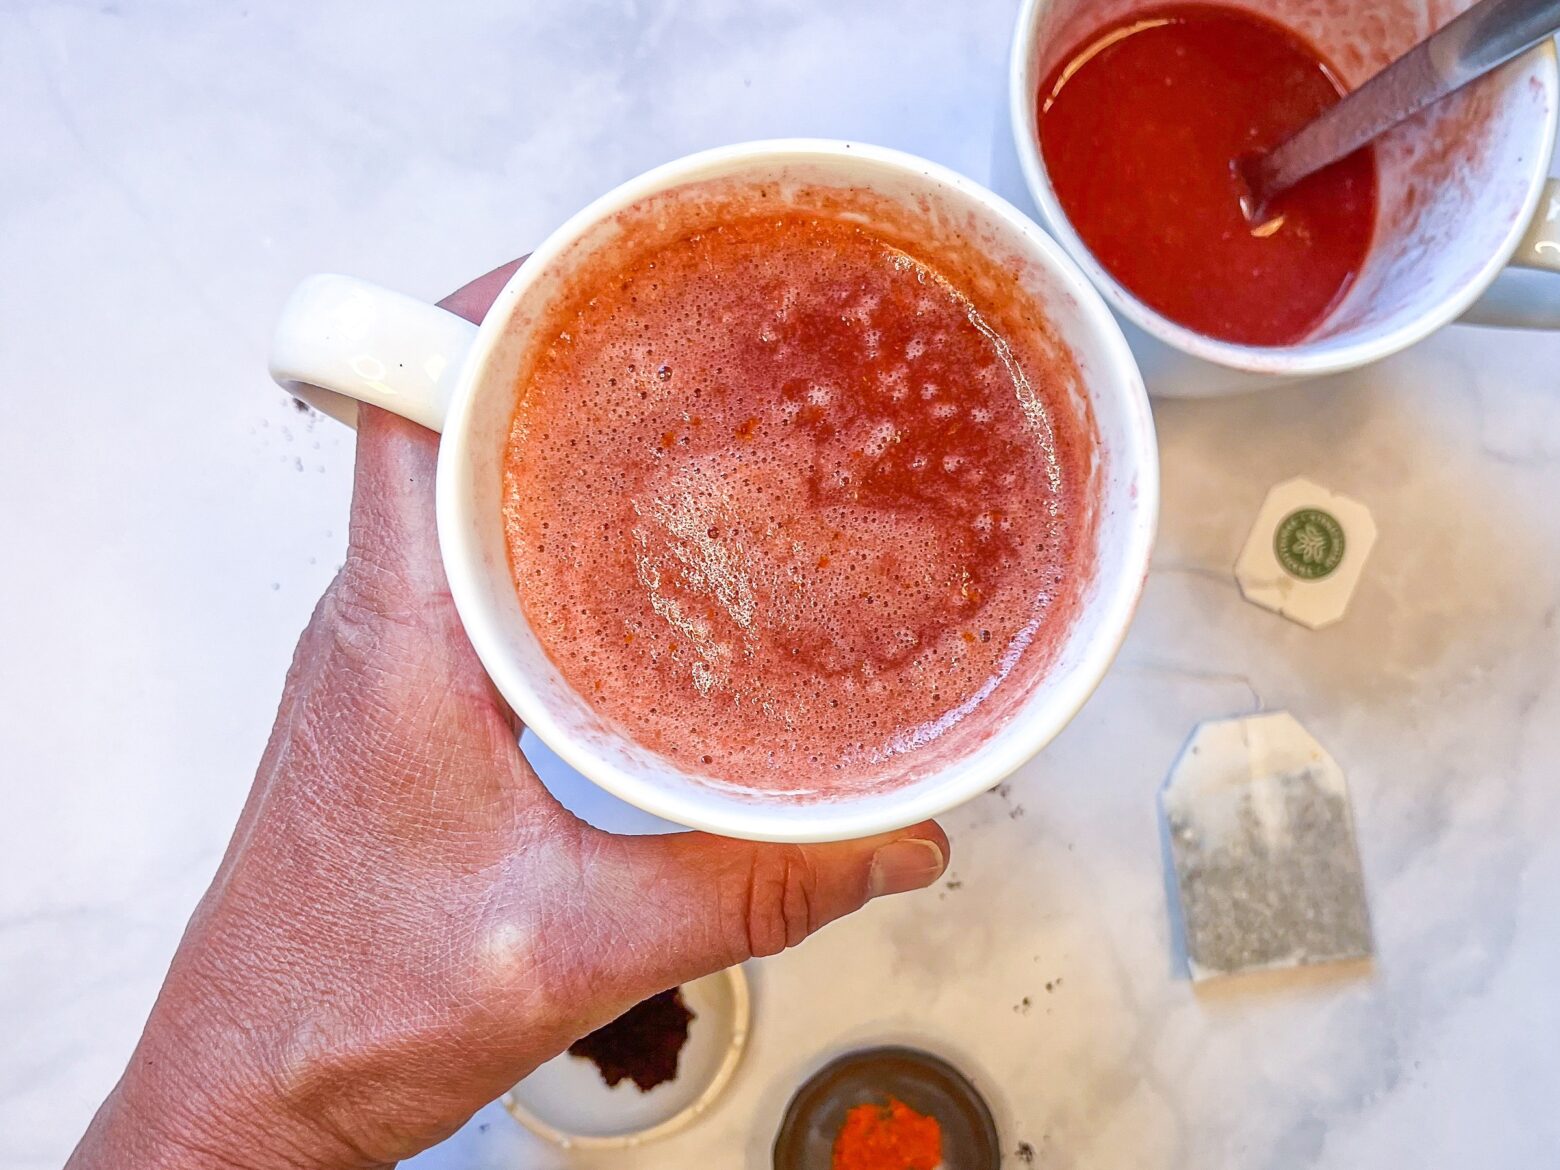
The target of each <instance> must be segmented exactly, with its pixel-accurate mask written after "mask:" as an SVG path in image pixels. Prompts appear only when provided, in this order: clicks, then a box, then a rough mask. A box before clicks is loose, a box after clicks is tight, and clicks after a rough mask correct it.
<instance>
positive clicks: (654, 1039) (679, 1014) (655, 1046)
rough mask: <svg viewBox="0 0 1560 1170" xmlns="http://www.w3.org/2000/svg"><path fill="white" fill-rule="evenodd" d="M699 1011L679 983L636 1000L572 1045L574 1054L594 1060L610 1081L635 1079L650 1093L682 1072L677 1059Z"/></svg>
mask: <svg viewBox="0 0 1560 1170" xmlns="http://www.w3.org/2000/svg"><path fill="white" fill-rule="evenodd" d="M692 1022H693V1012H691V1011H689V1010H688V1007H687V1005H686V1004H684V1003H683V998H682V988H680V987H674V988H672V989H671V990H670V991H663V992H661V994H660V995H652V996H651V997H650V998H649V999H647V1000H645V1001H644V1002H643V1003H638V1004H635V1005H634V1006H633V1007H631V1008H629V1009H628V1011H626V1012H624V1013H623V1014H622V1015H621V1016H619V1017H618V1018H617V1019H615V1020H613V1021H612V1022H611V1023H610V1024H607V1025H606V1026H605V1027H601V1028H597V1029H596V1030H595V1031H594V1032H592V1033H591V1034H590V1035H589V1036H586V1037H585V1038H584V1039H582V1040H577V1041H575V1042H574V1043H573V1044H571V1045H570V1046H569V1054H570V1055H571V1056H581V1057H584V1058H585V1059H586V1060H589V1061H593V1062H594V1063H595V1065H596V1067H597V1068H598V1069H600V1070H601V1077H602V1079H603V1080H604V1081H606V1082H607V1084H608V1085H612V1086H616V1085H617V1083H618V1082H619V1081H622V1080H631V1081H633V1082H634V1084H636V1085H638V1086H639V1090H640V1092H648V1091H649V1090H650V1089H653V1088H655V1087H656V1086H657V1085H660V1084H664V1083H665V1082H667V1081H670V1080H672V1079H674V1078H675V1077H676V1076H677V1058H678V1057H679V1056H681V1055H682V1050H683V1045H684V1044H686V1043H688V1025H689V1024H690V1023H692Z"/></svg>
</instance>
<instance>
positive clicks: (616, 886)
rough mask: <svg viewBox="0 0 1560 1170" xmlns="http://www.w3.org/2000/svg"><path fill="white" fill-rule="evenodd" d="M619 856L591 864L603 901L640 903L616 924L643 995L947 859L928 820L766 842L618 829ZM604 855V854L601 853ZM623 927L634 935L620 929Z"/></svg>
mask: <svg viewBox="0 0 1560 1170" xmlns="http://www.w3.org/2000/svg"><path fill="white" fill-rule="evenodd" d="M612 841H613V843H614V849H613V852H614V853H615V854H617V856H616V857H614V858H613V861H612V863H609V864H606V865H602V864H599V863H598V864H597V865H596V866H595V867H593V872H592V874H591V880H592V884H593V885H597V884H598V883H600V884H601V885H605V886H607V887H608V888H606V889H600V888H598V889H597V890H595V891H593V892H594V893H596V894H597V895H598V897H597V898H596V899H593V901H595V903H596V904H597V905H598V906H599V905H602V904H604V903H605V904H615V905H620V906H629V907H633V908H634V909H633V914H632V918H631V921H619V922H617V923H615V924H614V926H615V927H616V928H617V929H616V930H615V931H614V933H616V934H617V935H618V936H619V939H620V940H622V941H624V942H631V944H634V945H631V947H630V948H629V953H632V954H635V955H637V956H638V958H639V962H638V963H636V964H634V967H635V968H636V969H635V970H633V971H632V973H628V972H625V974H627V975H629V978H630V979H631V980H632V981H633V982H634V983H635V984H636V986H634V987H625V988H623V989H622V990H623V992H624V994H627V995H630V996H642V995H650V994H654V993H655V992H657V991H660V990H662V989H664V988H667V987H671V986H674V985H676V984H678V983H685V982H687V981H688V980H690V979H696V978H699V977H700V976H703V975H708V974H711V973H712V972H715V971H719V970H722V969H723V968H726V967H730V966H733V965H734V964H736V963H740V962H743V961H744V960H747V959H750V958H760V957H763V956H765V955H773V954H777V953H778V952H780V951H783V950H784V949H785V948H786V947H792V946H795V945H796V944H798V943H800V942H801V941H802V940H803V939H805V938H807V936H809V935H811V934H813V933H814V932H815V931H817V930H819V929H820V928H821V927H823V926H826V925H827V924H828V923H830V922H833V921H834V920H835V919H836V918H841V917H844V916H845V915H847V914H849V913H851V912H852V911H855V910H859V909H860V908H861V907H862V906H863V905H865V904H866V903H867V902H868V901H869V900H871V899H872V898H876V897H881V896H885V895H889V894H899V893H905V892H907V891H910V890H919V889H923V888H925V887H926V886H929V885H931V884H932V883H933V882H935V881H936V880H937V879H938V878H939V877H941V876H942V873H943V870H944V869H946V868H947V864H948V853H949V849H948V837H947V835H946V834H945V833H944V832H943V831H942V829H941V827H939V826H938V825H937V824H936V823H935V822H933V821H927V822H925V823H923V824H920V825H915V826H913V827H911V828H909V829H904V830H901V831H900V832H897V833H888V834H883V835H881V836H877V837H865V838H862V839H860V840H856V841H839V842H832V843H829V844H823V845H771V844H762V843H758V842H753V841H736V840H731V839H728V838H725V837H716V836H712V835H710V834H708V833H674V834H670V835H667V836H662V837H616V838H612ZM603 860H604V859H603ZM624 936H637V937H632V938H625V937H624Z"/></svg>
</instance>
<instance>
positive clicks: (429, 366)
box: [271, 140, 1159, 841]
mask: <svg viewBox="0 0 1560 1170" xmlns="http://www.w3.org/2000/svg"><path fill="white" fill-rule="evenodd" d="M733 182H737V183H740V184H742V185H744V187H746V188H750V189H753V190H757V188H758V185H759V184H760V183H763V184H765V187H766V191H767V192H771V193H773V192H779V194H766V195H765V198H766V199H783V198H785V195H784V192H786V191H792V190H797V189H799V188H801V187H806V188H807V189H812V190H815V189H820V188H821V189H825V190H832V191H835V192H839V191H842V190H844V191H860V190H862V189H865V190H866V191H867V192H870V193H871V194H872V195H873V197H874V198H876V199H880V200H888V201H890V205H891V206H893V207H894V208H896V209H897V210H896V215H899V216H904V215H906V214H909V215H911V216H912V217H918V218H914V220H913V221H914V222H915V223H916V224H917V225H919V224H921V223H923V222H924V223H925V224H926V228H927V230H928V232H932V231H940V232H948V231H957V232H959V233H962V236H963V238H965V239H967V240H969V241H970V242H971V243H973V244H974V245H975V246H977V247H980V248H982V250H983V251H987V254H988V255H996V256H1001V257H1002V258H1003V261H1004V263H1008V264H1011V269H1010V270H1011V271H1012V273H1013V276H1014V279H1015V281H1016V282H1018V285H1019V287H1020V288H1021V289H1022V290H1023V291H1025V292H1027V293H1028V294H1029V295H1031V296H1033V297H1034V298H1036V300H1037V302H1038V303H1039V304H1040V305H1041V306H1043V312H1044V315H1045V317H1046V319H1048V320H1049V322H1050V323H1051V324H1052V326H1053V327H1054V329H1055V330H1056V333H1057V334H1058V336H1059V337H1060V338H1061V340H1062V341H1063V342H1065V343H1066V345H1067V346H1069V347H1070V348H1071V350H1072V352H1073V356H1074V358H1075V359H1076V361H1077V363H1078V366H1079V370H1080V374H1081V382H1082V386H1081V387H1079V388H1077V389H1078V392H1080V393H1082V394H1084V395H1085V396H1086V397H1087V399H1088V401H1089V405H1090V407H1091V409H1092V413H1093V416H1094V420H1095V424H1096V427H1097V429H1098V437H1099V442H1098V457H1099V460H1100V466H1099V475H1098V482H1099V485H1100V495H1099V497H1098V500H1097V507H1098V519H1097V523H1096V526H1095V527H1096V549H1095V550H1094V551H1095V569H1094V572H1093V575H1092V577H1091V579H1089V580H1088V581H1087V582H1086V584H1085V585H1084V586H1083V589H1084V592H1083V595H1082V604H1081V605H1080V606H1079V607H1078V610H1077V616H1076V618H1075V620H1074V621H1073V623H1072V625H1071V628H1070V629H1069V630H1068V632H1067V634H1066V637H1065V639H1064V641H1063V642H1062V644H1061V647H1060V650H1059V651H1058V653H1057V654H1056V656H1055V658H1054V660H1053V662H1052V664H1051V665H1050V667H1049V669H1048V670H1047V672H1046V673H1045V675H1044V676H1043V677H1042V678H1041V680H1040V682H1039V684H1038V685H1037V686H1036V687H1035V689H1034V690H1033V691H1032V693H1031V694H1030V695H1029V698H1028V699H1027V701H1026V702H1025V703H1024V705H1023V707H1022V708H1021V709H1020V710H1018V711H1017V712H1016V713H1015V717H1014V718H1012V719H1010V720H1008V721H1007V722H1006V723H1005V724H1004V725H1003V726H1001V727H1000V728H999V729H997V730H996V731H995V732H994V733H993V734H992V735H991V736H990V737H989V738H988V739H987V740H985V741H984V742H983V743H981V744H980V745H979V746H978V747H976V748H975V749H974V750H972V751H971V752H970V753H968V754H966V755H964V756H962V757H960V758H958V759H956V760H954V761H953V762H951V763H950V764H949V765H948V766H947V767H943V768H941V769H939V770H936V771H935V772H932V774H930V775H926V776H922V777H918V778H916V779H914V780H913V781H910V782H907V783H905V784H903V785H901V786H899V787H887V788H886V789H885V790H878V791H871V792H866V793H862V794H853V795H849V796H833V797H831V796H830V795H829V794H828V793H827V790H826V789H821V790H820V792H819V793H817V794H814V796H813V797H811V798H808V799H803V800H797V799H795V798H794V797H783V796H779V795H776V794H773V793H768V792H765V791H762V790H757V789H744V788H740V787H737V786H735V785H731V784H726V783H721V782H716V781H712V780H710V779H709V778H701V777H698V776H694V775H689V774H687V773H685V772H682V771H679V770H678V769H677V768H675V767H674V766H672V765H671V763H670V762H669V761H668V760H666V759H665V758H664V757H662V756H659V755H657V754H655V753H653V752H651V751H649V750H647V749H645V748H643V747H641V746H639V745H638V744H636V743H634V742H633V741H632V740H631V739H629V738H628V737H626V736H625V735H623V734H621V733H619V732H617V731H614V730H613V729H611V728H608V727H606V726H605V725H604V724H603V723H602V722H601V721H600V719H599V717H598V716H597V715H596V714H595V712H594V711H593V710H592V709H591V706H590V704H589V703H588V702H587V701H586V700H585V699H584V698H582V697H581V696H580V695H579V694H578V693H576V692H575V691H574V690H573V688H571V687H570V686H569V685H568V683H567V682H565V681H564V679H563V678H562V677H561V675H560V674H559V672H558V670H557V669H556V667H554V665H553V664H552V662H551V661H550V660H549V659H548V657H547V654H546V653H545V652H544V650H543V649H542V647H541V645H540V644H539V643H538V641H537V638H536V636H535V634H534V633H533V631H532V630H531V628H530V627H529V625H528V624H527V622H526V617H525V612H524V609H523V607H522V605H521V603H520V600H519V599H518V597H517V595H516V592H515V585H514V582H513V580H512V579H511V576H510V562H509V557H508V551H507V548H506V545H505V538H504V531H503V526H502V523H501V515H500V481H501V467H502V458H503V453H504V447H505V443H506V439H507V437H508V434H509V425H510V419H511V416H512V415H513V413H514V409H515V398H516V382H517V379H518V371H519V370H521V369H522V368H524V367H525V364H526V363H525V361H524V360H523V359H524V358H525V357H526V355H527V353H528V352H529V351H528V347H530V346H533V345H534V344H537V343H538V342H539V341H545V335H544V334H541V333H540V327H539V325H538V323H539V322H543V321H545V320H546V318H547V313H546V306H547V305H548V304H549V303H550V300H551V298H554V297H557V296H559V295H561V294H562V293H563V292H565V291H566V290H567V288H568V281H569V276H570V274H571V273H573V272H576V271H579V270H580V266H581V263H582V261H584V260H585V259H586V258H588V257H589V256H590V255H591V254H592V253H593V252H594V251H595V250H596V249H599V248H601V247H604V246H607V245H609V244H611V243H612V242H613V241H614V240H615V239H617V238H618V235H619V233H620V232H621V231H622V230H623V229H622V228H621V226H620V225H621V223H622V222H623V219H624V216H625V214H627V213H628V212H629V211H631V210H632V209H635V208H643V207H644V206H646V201H647V200H651V199H652V198H654V199H656V200H661V199H665V198H667V197H668V196H669V194H670V195H671V197H672V198H681V197H682V196H683V193H684V192H687V193H689V198H690V199H692V198H695V197H696V194H697V192H699V191H700V190H701V188H702V189H704V190H709V189H711V188H710V186H709V185H711V184H717V183H718V184H724V185H728V186H729V185H730V184H731V183H733ZM636 238H637V237H636ZM271 372H272V375H273V376H274V377H275V378H276V380H277V381H278V382H280V383H281V384H282V385H283V386H284V387H286V388H288V389H289V390H291V391H293V392H294V393H296V394H298V395H299V396H300V397H302V398H304V399H306V400H307V401H309V402H311V403H313V404H314V405H316V406H318V407H319V408H321V409H322V410H325V411H326V412H328V413H330V414H332V415H334V416H336V417H338V418H342V419H344V420H345V421H351V420H352V419H353V418H354V417H355V403H354V402H353V401H352V400H353V399H360V400H362V401H364V402H370V403H373V404H374V405H376V406H381V407H385V408H386V409H389V410H393V411H395V412H397V413H398V414H402V415H404V416H406V417H407V418H410V419H412V420H414V421H416V422H419V423H421V424H422V425H424V426H426V427H430V428H432V429H433V430H436V431H441V432H442V436H443V437H442V439H441V441H440V444H439V465H438V477H437V484H436V494H437V509H438V524H439V541H440V547H441V550H442V553H443V558H444V567H445V571H446V573H447V575H448V577H449V583H450V590H451V593H452V594H453V596H454V599H455V604H456V606H457V608H458V609H459V611H460V616H461V620H462V622H463V623H464V625H465V628H466V632H467V634H468V635H469V636H470V638H471V642H472V645H473V646H475V648H476V651H477V653H478V655H479V656H480V657H481V659H482V663H483V665H484V666H485V667H486V669H487V671H488V673H489V674H490V675H491V676H492V678H493V681H494V683H495V684H496V685H497V686H498V689H499V691H500V692H501V693H502V694H503V696H504V698H505V699H507V700H508V702H509V704H510V705H511V706H512V707H513V708H514V711H515V713H516V714H517V715H518V716H519V717H520V719H521V720H522V721H523V722H524V723H525V724H526V725H527V726H529V727H530V728H531V729H532V730H533V731H534V732H535V733H536V734H537V735H538V736H540V737H541V739H542V740H543V741H545V742H546V743H547V744H548V746H549V747H551V748H552V749H553V750H554V751H555V752H557V753H558V755H559V756H561V757H563V759H564V760H566V761H567V762H568V763H569V764H570V765H571V766H573V767H574V768H575V769H576V770H577V771H579V772H580V773H582V774H583V775H585V776H586V777H587V778H589V779H590V780H592V781H594V782H595V783H597V784H599V785H601V786H602V787H603V788H605V789H607V790H608V791H610V792H612V793H613V794H614V795H616V796H618V797H620V798H621V799H623V800H626V801H628V802H629V803H631V804H634V805H637V806H639V807H640V808H642V809H644V810H646V811H648V812H651V813H655V814H656V815H658V816H661V817H665V818H667V819H668V820H672V821H676V822H678V823H680V824H684V825H688V826H690V827H693V828H700V829H707V830H710V831H712V832H716V833H722V834H725V835H728V836H735V837H748V838H754V839H760V840H783V841H818V840H835V839H845V838H850V837H857V836H865V835H868V834H871V833H877V832H883V831H887V830H890V829H895V828H900V827H903V826H905V825H909V824H913V823H915V822H917V821H920V820H923V819H925V818H927V817H930V816H933V815H935V814H937V813H939V812H942V811H944V810H945V809H948V808H950V807H951V806H953V805H955V804H957V803H959V802H960V801H963V800H966V799H968V798H969V797H971V796H974V795H976V794H977V793H979V792H982V791H984V790H986V789H988V788H990V787H992V786H993V785H994V784H996V783H997V782H999V781H1000V780H1001V779H1002V778H1003V777H1004V776H1006V775H1007V774H1008V773H1010V772H1011V771H1012V770H1013V769H1014V768H1016V767H1017V766H1018V765H1019V764H1021V763H1023V762H1024V761H1025V760H1027V759H1028V758H1029V757H1030V756H1031V755H1033V754H1034V753H1035V752H1036V751H1038V750H1039V749H1040V748H1041V747H1042V746H1044V745H1045V744H1046V743H1047V742H1048V741H1049V740H1050V739H1051V738H1052V737H1053V736H1054V735H1055V734H1056V733H1057V732H1058V731H1060V730H1061V728H1062V727H1063V726H1064V725H1065V724H1066V723H1067V721H1068V720H1069V719H1070V718H1071V717H1072V715H1073V713H1074V712H1075V711H1077V710H1078V708H1079V707H1080V706H1081V705H1082V704H1083V702H1084V700H1085V699H1087V698H1088V696H1089V694H1090V693H1091V692H1092V691H1093V689H1094V687H1095V685H1096V684H1097V683H1098V682H1099V680H1100V678H1101V676H1102V675H1103V674H1104V673H1105V670H1106V668H1107V667H1108V666H1109V664H1110V661H1111V659H1112V658H1113V657H1114V655H1115V652H1116V649H1117V647H1118V646H1119V645H1120V643H1121V640H1122V638H1123V636H1124V635H1125V634H1126V630H1127V625H1128V623H1129V621H1130V620H1131V615H1132V612H1133V609H1134V607H1135V605H1136V602H1137V598H1138V594H1139V592H1140V591H1141V588H1142V582H1143V578H1144V575H1145V574H1146V572H1147V570H1148V557H1149V551H1150V546H1151V545H1152V542H1153V534H1154V525H1155V520H1156V517H1157V509H1158V490H1159V482H1158V460H1157V453H1156V449H1155V445H1154V431H1153V420H1152V417H1151V415H1150V413H1149V409H1148V400H1147V397H1146V395H1145V393H1144V390H1143V385H1142V380H1141V377H1140V376H1139V374H1138V370H1137V367H1136V365H1135V363H1134V362H1133V359H1132V354H1131V351H1130V350H1129V349H1128V347H1127V344H1126V341H1125V339H1124V338H1123V337H1122V335H1121V332H1120V330H1119V329H1118V328H1117V326H1116V322H1115V321H1114V319H1113V318H1112V317H1111V314H1110V311H1109V310H1108V309H1107V308H1106V307H1105V303H1104V302H1103V301H1102V300H1101V299H1100V297H1099V295H1098V294H1097V293H1096V292H1095V291H1094V289H1093V288H1092V287H1091V286H1090V285H1089V283H1088V281H1087V280H1086V279H1085V278H1084V276H1083V274H1082V273H1081V272H1079V271H1078V269H1077V267H1076V266H1075V265H1074V264H1073V263H1072V262H1071V261H1070V260H1068V259H1067V257H1066V255H1065V254H1064V253H1063V252H1062V251H1061V249H1060V248H1058V247H1057V246H1056V244H1055V243H1054V241H1052V240H1051V239H1050V238H1049V237H1048V236H1046V235H1045V234H1044V233H1043V232H1041V231H1040V230H1039V229H1038V228H1037V227H1036V226H1035V225H1034V223H1033V222H1032V221H1031V220H1029V219H1028V217H1026V216H1024V215H1023V214H1021V213H1020V212H1018V211H1016V210H1015V209H1014V208H1013V207H1011V206H1010V205H1008V204H1007V203H1005V202H1003V201H1002V200H1000V199H998V198H997V197H996V196H995V195H992V194H991V193H990V192H989V191H987V190H985V189H984V188H982V187H980V186H978V185H977V184H975V183H973V182H971V181H970V180H968V179H966V178H964V177H962V176H960V175H957V174H954V173H953V172H952V171H948V170H946V169H944V168H942V167H939V166H936V165H935V164H932V163H929V162H925V161H923V160H921V159H918V158H914V157H911V156H909V155H905V154H900V153H898V152H895V151H889V150H883V149H879V148H874V147H867V146H862V145H860V144H855V143H843V142H824V141H812V140H796V141H778V142H764V143H753V144H749V145H743V146H732V147H726V148H722V149H718V150H712V151H707V152H705V153H703V154H697V155H693V156H691V157H689V158H685V159H682V160H680V161H677V162H673V163H669V164H667V165H666V166H663V167H659V168H657V169H656V170H653V171H650V172H649V173H648V174H645V175H642V176H641V177H639V178H637V179H634V180H632V181H630V182H628V183H625V184H624V185H623V186H621V187H619V188H618V189H617V190H615V191H612V192H611V193H609V194H607V195H605V196H603V197H602V198H601V199H598V200H597V201H596V202H595V203H593V204H591V205H590V206H589V207H587V208H585V210H583V211H581V212H580V213H579V214H577V215H575V216H574V217H573V218H572V219H570V220H569V221H568V222H567V223H565V224H564V225H563V226H562V227H560V228H559V229H558V230H557V231H555V232H554V233H553V234H552V235H551V236H550V237H548V239H547V240H546V242H544V243H543V244H542V245H541V246H540V247H539V248H537V249H536V251H535V252H534V253H533V254H532V255H531V257H530V259H529V260H528V261H527V262H526V263H525V264H524V265H522V266H521V268H520V269H519V271H518V272H516V273H515V275H514V276H513V277H511V278H510V280H509V283H508V284H507V285H505V286H504V289H503V291H502V292H500V293H499V294H498V298H497V300H496V301H494V303H493V307H492V309H491V310H490V311H489V313H488V315H487V318H486V320H485V321H484V322H483V323H482V326H481V328H478V327H476V326H473V325H470V324H468V323H467V322H465V321H464V320H461V319H460V318H458V317H455V316H453V315H452V314H450V313H447V312H445V311H444V310H442V309H438V308H435V307H433V306H432V305H427V304H423V303H421V302H418V301H415V300H412V299H410V298H408V297H404V296H401V295H399V294H397V293H392V292H387V291H385V290H384V289H381V288H377V287H375V286H373V285H368V284H364V283H363V282H361V281H357V280H353V279H350V278H347V277H343V276H314V277H310V278H309V279H307V280H305V281H304V282H303V283H302V284H301V285H300V286H299V287H298V289H297V291H296V292H295V293H294V294H293V296H292V299H291V300H290V301H289V302H288V304H287V307H286V309H285V310H284V312H283V314H282V318H281V321H280V323H279V325H278V327H277V331H276V338H275V342H274V346H273V349H272V356H271ZM689 733H690V734H697V729H694V728H690V729H689Z"/></svg>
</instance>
